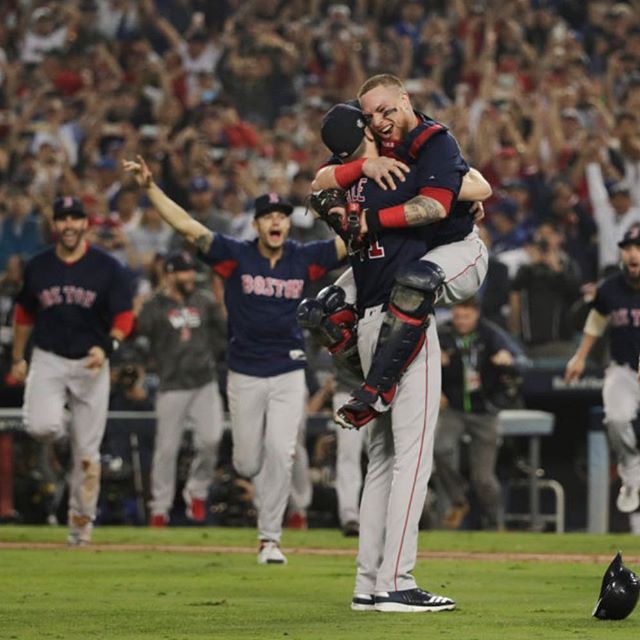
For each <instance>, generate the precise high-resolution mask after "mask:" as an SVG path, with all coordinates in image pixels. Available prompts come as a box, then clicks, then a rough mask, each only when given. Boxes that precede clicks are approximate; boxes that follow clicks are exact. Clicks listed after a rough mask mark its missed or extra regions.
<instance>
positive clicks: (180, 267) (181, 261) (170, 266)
mask: <svg viewBox="0 0 640 640" xmlns="http://www.w3.org/2000/svg"><path fill="white" fill-rule="evenodd" d="M195 268H196V265H195V264H194V262H193V258H192V257H191V255H190V254H189V253H187V252H186V251H174V252H173V253H170V254H169V255H168V256H167V259H166V260H165V262H164V271H165V273H175V272H176V271H191V270H193V269H195Z"/></svg>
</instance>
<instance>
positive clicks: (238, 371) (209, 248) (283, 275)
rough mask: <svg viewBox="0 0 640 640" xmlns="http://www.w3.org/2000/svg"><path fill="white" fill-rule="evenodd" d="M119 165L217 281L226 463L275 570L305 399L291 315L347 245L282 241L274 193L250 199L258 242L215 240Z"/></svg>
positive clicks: (281, 206)
mask: <svg viewBox="0 0 640 640" xmlns="http://www.w3.org/2000/svg"><path fill="white" fill-rule="evenodd" d="M124 168H125V170H127V171H131V172H133V173H134V175H135V176H136V179H137V180H138V182H139V184H140V185H141V186H143V187H144V188H145V189H146V191H147V194H148V196H149V198H150V199H151V201H152V202H153V204H154V206H155V207H156V209H157V210H158V211H159V212H160V215H162V217H163V218H164V220H165V221H166V222H168V223H169V224H170V225H171V226H172V227H173V228H174V229H175V230H176V231H178V232H179V233H181V234H182V235H183V236H184V237H185V238H187V239H188V240H189V241H190V242H191V243H193V244H194V245H195V246H196V247H197V248H198V251H199V257H200V259H201V260H203V261H204V262H205V263H207V264H210V265H212V268H213V270H214V271H215V272H216V273H218V274H219V275H221V276H222V277H223V278H224V280H225V304H226V307H227V311H228V317H229V324H228V327H229V347H228V351H227V355H228V362H229V379H228V387H227V392H228V397H229V409H230V413H231V430H232V435H233V441H234V447H233V461H234V466H235V467H236V470H237V471H238V472H239V473H240V474H241V475H245V476H249V477H251V478H253V479H254V484H255V487H256V499H255V502H256V508H257V510H258V534H259V537H260V541H261V542H260V551H259V553H258V563H260V564H271V563H274V564H276V563H277V564H282V563H284V562H286V558H285V556H284V555H283V553H282V552H281V551H280V548H279V542H280V537H281V533H282V519H283V515H284V511H285V508H286V505H287V499H288V497H289V493H290V484H291V466H292V461H293V452H294V449H295V443H296V437H297V432H298V426H299V425H300V422H301V420H302V419H303V416H304V398H305V380H304V371H303V369H304V365H305V353H304V340H303V335H302V330H301V329H300V327H299V326H298V324H297V322H296V309H297V306H298V303H299V301H300V300H301V298H302V291H303V288H304V286H305V284H306V283H307V282H309V281H313V280H315V279H318V278H320V277H322V276H323V275H324V274H325V273H326V272H327V271H328V270H330V269H332V268H334V267H335V266H337V265H338V263H339V261H340V260H341V259H342V258H344V257H345V255H346V248H345V246H344V243H343V242H342V240H341V239H339V238H336V239H332V240H325V241H319V242H312V243H308V244H306V245H299V244H297V243H295V242H291V241H287V236H288V233H289V229H290V219H289V215H290V214H291V212H292V210H293V208H292V206H291V205H290V204H289V203H288V202H285V201H283V200H282V199H281V198H280V197H279V196H278V195H277V194H275V193H271V194H265V195H263V196H260V197H258V198H257V199H256V202H255V216H254V218H255V219H254V227H255V229H256V232H257V235H258V238H257V240H255V241H253V242H248V241H245V242H239V241H236V240H233V239H231V238H228V237H226V236H224V235H221V234H218V233H215V234H214V233H213V232H212V231H210V230H209V229H207V228H206V227H204V226H203V225H201V224H200V223H198V222H197V221H195V220H193V218H191V217H190V216H189V215H188V214H187V213H186V211H184V209H182V208H181V207H179V206H178V205H177V204H176V203H174V202H173V201H172V200H170V199H169V198H168V197H167V196H166V195H165V194H164V193H163V192H162V191H161V190H160V188H159V187H158V186H157V185H156V184H155V183H154V182H153V179H152V176H151V173H150V172H149V169H148V167H147V166H146V164H145V163H144V161H143V160H142V158H140V157H138V159H137V161H136V162H134V161H125V163H124Z"/></svg>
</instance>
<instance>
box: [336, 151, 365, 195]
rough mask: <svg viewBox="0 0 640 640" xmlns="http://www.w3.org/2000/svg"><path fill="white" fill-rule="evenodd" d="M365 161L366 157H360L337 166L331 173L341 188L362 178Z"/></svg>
mask: <svg viewBox="0 0 640 640" xmlns="http://www.w3.org/2000/svg"><path fill="white" fill-rule="evenodd" d="M366 161H367V159H366V158H360V160H354V161H353V162H347V164H341V165H339V166H337V167H336V170H335V172H334V174H333V175H334V177H335V179H336V182H337V183H338V184H339V185H340V186H341V187H342V188H343V189H346V188H347V187H350V186H351V185H352V184H353V183H354V182H355V181H356V180H358V179H359V178H362V175H363V174H362V167H363V165H364V163H365V162H366Z"/></svg>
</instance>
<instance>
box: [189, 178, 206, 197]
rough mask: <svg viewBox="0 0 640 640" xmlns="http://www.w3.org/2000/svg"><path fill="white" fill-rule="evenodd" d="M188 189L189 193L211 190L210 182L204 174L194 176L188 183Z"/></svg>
mask: <svg viewBox="0 0 640 640" xmlns="http://www.w3.org/2000/svg"><path fill="white" fill-rule="evenodd" d="M189 191H190V192H191V193H202V192H203V191H211V184H210V183H209V181H208V180H207V179H206V178H205V177H204V176H196V177H195V178H193V180H191V182H190V183H189Z"/></svg>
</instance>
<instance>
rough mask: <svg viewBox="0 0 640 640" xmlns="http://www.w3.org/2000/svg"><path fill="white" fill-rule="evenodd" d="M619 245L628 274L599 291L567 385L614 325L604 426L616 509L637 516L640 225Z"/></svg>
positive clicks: (569, 365) (639, 482)
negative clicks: (614, 470)
mask: <svg viewBox="0 0 640 640" xmlns="http://www.w3.org/2000/svg"><path fill="white" fill-rule="evenodd" d="M618 246H619V247H620V254H621V257H622V273H618V274H616V275H613V276H610V277H609V278H607V279H606V280H605V281H604V282H602V283H601V284H600V285H599V286H598V289H597V292H596V297H595V299H594V300H593V302H592V305H591V306H592V308H591V311H590V312H589V315H588V316H587V321H586V323H585V325H584V329H583V334H582V340H581V341H580V345H579V346H578V349H577V351H576V353H575V354H574V356H573V357H572V358H571V360H569V362H568V363H567V368H566V370H565V381H566V382H572V381H574V380H577V379H578V378H579V377H580V376H581V375H582V373H583V372H584V368H585V365H586V361H587V356H588V355H589V353H590V351H591V348H592V347H593V345H594V344H595V343H596V342H597V340H598V338H599V337H600V336H602V335H603V334H604V332H605V329H606V328H607V325H609V326H610V331H609V345H610V351H611V362H610V363H609V366H608V367H607V369H606V371H605V374H604V386H603V388H602V401H603V404H604V422H605V424H606V426H607V435H608V437H609V442H610V443H611V447H612V449H613V451H614V452H615V454H616V457H617V459H618V474H619V475H620V478H621V480H622V486H621V487H620V493H619V494H618V498H617V500H616V506H617V507H618V509H619V510H620V511H622V512H623V513H631V512H633V511H636V510H637V509H638V507H639V506H640V494H639V490H640V452H639V451H638V444H637V440H636V435H635V431H634V429H633V424H632V423H633V421H634V420H635V418H636V416H637V415H638V405H639V404H640V382H639V381H638V379H637V369H638V358H639V356H640V225H639V224H635V225H632V226H631V227H630V228H629V229H628V230H627V231H626V233H625V234H624V236H623V238H622V240H621V241H620V242H619V243H618Z"/></svg>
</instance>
